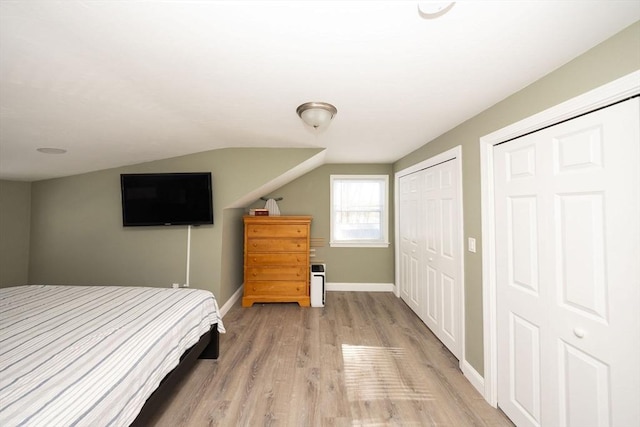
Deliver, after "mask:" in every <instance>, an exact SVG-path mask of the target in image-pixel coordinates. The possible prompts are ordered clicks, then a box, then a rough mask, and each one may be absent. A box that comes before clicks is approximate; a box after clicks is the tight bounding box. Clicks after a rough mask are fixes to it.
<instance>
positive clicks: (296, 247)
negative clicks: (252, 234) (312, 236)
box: [247, 238, 309, 252]
mask: <svg viewBox="0 0 640 427" xmlns="http://www.w3.org/2000/svg"><path fill="white" fill-rule="evenodd" d="M308 250H309V249H308V247H307V239H306V238H300V239H295V238H284V239H277V238H266V239H249V240H247V252H307V251H308Z"/></svg>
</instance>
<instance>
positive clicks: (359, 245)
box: [329, 242, 390, 248]
mask: <svg viewBox="0 0 640 427" xmlns="http://www.w3.org/2000/svg"><path fill="white" fill-rule="evenodd" d="M389 245H390V243H389V242H375V243H366V242H329V246H330V247H332V248H388V247H389Z"/></svg>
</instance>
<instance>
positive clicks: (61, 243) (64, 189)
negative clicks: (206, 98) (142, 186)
mask: <svg viewBox="0 0 640 427" xmlns="http://www.w3.org/2000/svg"><path fill="white" fill-rule="evenodd" d="M319 151H321V150H319V149H284V148H283V149H257V148H256V149H223V150H213V151H208V152H204V153H198V154H192V155H188V156H183V157H176V158H172V159H166V160H160V161H155V162H149V163H144V164H138V165H134V166H128V167H122V168H117V169H109V170H103V171H98V172H92V173H87V174H82V175H75V176H70V177H65V178H58V179H51V180H45V181H38V182H34V183H33V184H32V190H31V192H32V205H31V214H32V215H31V216H32V220H31V243H30V249H31V250H30V264H29V280H30V281H31V282H32V283H50V284H51V283H64V284H89V285H125V286H133V285H137V286H156V287H165V286H170V284H171V283H174V282H175V283H184V282H185V281H186V249H187V227H186V226H172V227H127V228H125V227H123V226H122V213H121V212H122V211H121V202H120V174H121V173H141V172H192V171H205V172H206V171H210V172H212V176H213V191H214V197H213V205H214V225H203V226H200V227H193V228H192V232H191V264H190V285H191V286H192V287H196V288H201V289H208V290H210V291H212V292H213V293H214V294H215V295H216V298H217V299H218V301H219V303H220V304H224V303H225V302H226V301H227V300H228V299H229V298H230V297H231V295H233V293H234V292H235V291H236V290H237V289H238V288H239V287H240V285H241V284H242V282H243V278H242V244H243V243H242V242H243V240H242V239H243V237H242V221H241V217H242V214H243V209H241V208H238V207H231V206H233V205H234V204H235V203H237V200H238V199H240V198H242V197H244V196H245V195H246V194H248V193H251V192H252V191H255V190H256V189H258V188H260V187H261V186H262V185H263V184H264V183H265V182H269V181H271V180H273V179H275V178H277V177H279V176H280V175H282V174H283V173H285V172H288V171H290V170H291V169H292V168H294V167H296V166H298V165H299V164H300V163H302V162H304V161H306V160H308V159H309V158H311V157H313V156H315V155H316V154H317V153H318V152H319ZM247 171H251V173H247Z"/></svg>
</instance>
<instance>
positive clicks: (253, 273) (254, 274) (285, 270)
mask: <svg viewBox="0 0 640 427" xmlns="http://www.w3.org/2000/svg"><path fill="white" fill-rule="evenodd" d="M308 277H309V270H307V268H306V266H305V267H295V266H291V267H289V266H281V267H278V266H275V267H247V268H246V269H245V281H247V280H249V281H250V280H280V281H287V280H304V281H305V282H306V280H307V278H308Z"/></svg>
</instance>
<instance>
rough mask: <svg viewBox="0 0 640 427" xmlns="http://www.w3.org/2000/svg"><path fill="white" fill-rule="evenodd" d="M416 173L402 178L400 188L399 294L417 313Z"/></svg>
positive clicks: (417, 191)
mask: <svg viewBox="0 0 640 427" xmlns="http://www.w3.org/2000/svg"><path fill="white" fill-rule="evenodd" d="M421 178H423V177H422V176H421V175H419V174H411V175H407V176H403V177H401V178H400V180H399V185H400V218H399V221H400V227H399V229H400V295H401V297H402V299H403V300H404V301H405V302H406V303H407V305H408V306H409V307H411V309H412V310H413V311H414V312H415V313H420V312H421V310H422V308H421V306H422V295H421V293H420V283H419V282H420V280H419V273H420V252H419V250H420V246H419V242H418V241H419V235H418V218H419V211H420V207H419V197H420V193H419V188H420V179H421Z"/></svg>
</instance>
